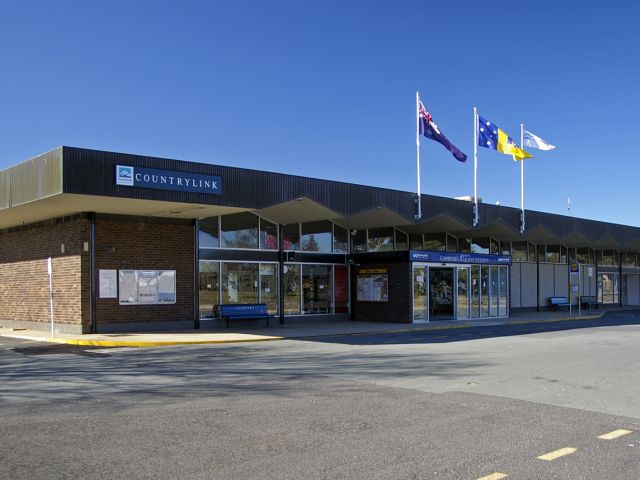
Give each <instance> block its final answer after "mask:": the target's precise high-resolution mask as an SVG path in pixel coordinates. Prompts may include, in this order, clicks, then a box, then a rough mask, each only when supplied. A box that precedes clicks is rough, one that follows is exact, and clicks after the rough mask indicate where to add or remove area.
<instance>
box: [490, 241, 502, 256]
mask: <svg viewBox="0 0 640 480" xmlns="http://www.w3.org/2000/svg"><path fill="white" fill-rule="evenodd" d="M489 245H490V248H489V253H493V254H497V253H500V242H499V241H497V240H495V239H493V238H492V239H490V244H489Z"/></svg>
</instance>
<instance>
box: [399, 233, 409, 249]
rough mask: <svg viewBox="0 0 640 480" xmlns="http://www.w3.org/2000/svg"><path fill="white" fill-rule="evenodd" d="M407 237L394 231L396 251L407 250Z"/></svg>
mask: <svg viewBox="0 0 640 480" xmlns="http://www.w3.org/2000/svg"><path fill="white" fill-rule="evenodd" d="M408 249H409V237H408V236H407V234H406V233H404V232H401V231H400V230H396V250H408Z"/></svg>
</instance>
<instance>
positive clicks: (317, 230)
mask: <svg viewBox="0 0 640 480" xmlns="http://www.w3.org/2000/svg"><path fill="white" fill-rule="evenodd" d="M332 231H333V224H332V223H331V222H330V221H328V220H320V221H317V222H306V223H303V224H302V250H303V251H305V252H331V246H332V242H333V239H332V233H331V232H332Z"/></svg>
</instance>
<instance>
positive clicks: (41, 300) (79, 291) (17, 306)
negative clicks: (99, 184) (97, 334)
mask: <svg viewBox="0 0 640 480" xmlns="http://www.w3.org/2000/svg"><path fill="white" fill-rule="evenodd" d="M89 236H90V227H89V221H88V220H86V219H82V218H80V217H78V216H76V217H67V218H65V219H64V221H62V219H58V220H56V221H48V222H42V223H41V224H38V225H35V226H29V227H28V228H24V229H20V230H18V231H14V232H8V233H6V232H5V233H0V325H3V324H5V325H6V326H25V327H29V328H37V329H43V330H44V329H47V328H48V326H49V322H50V310H49V277H48V275H47V258H48V257H52V259H53V261H52V264H53V290H54V316H55V322H56V325H58V326H59V327H60V330H61V331H69V332H77V333H80V332H88V331H89V329H90V323H91V321H90V311H89V294H90V291H89V252H85V251H84V244H83V242H89ZM63 244H64V250H65V251H64V252H62V248H61V245H63Z"/></svg>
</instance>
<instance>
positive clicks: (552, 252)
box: [545, 245, 560, 263]
mask: <svg viewBox="0 0 640 480" xmlns="http://www.w3.org/2000/svg"><path fill="white" fill-rule="evenodd" d="M545 258H546V260H545V261H546V262H549V263H560V245H547V254H546V256H545Z"/></svg>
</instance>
